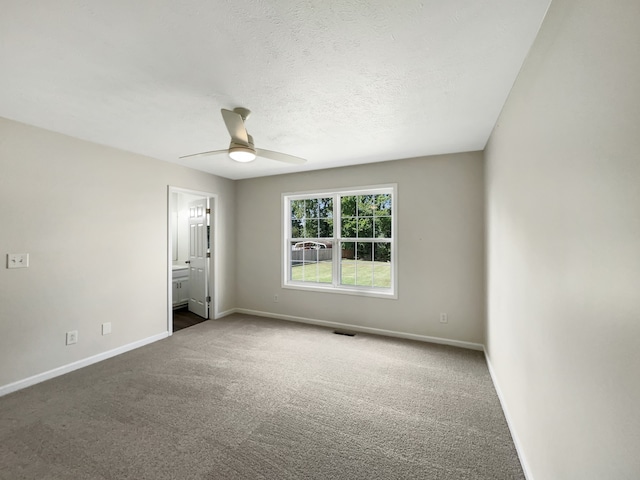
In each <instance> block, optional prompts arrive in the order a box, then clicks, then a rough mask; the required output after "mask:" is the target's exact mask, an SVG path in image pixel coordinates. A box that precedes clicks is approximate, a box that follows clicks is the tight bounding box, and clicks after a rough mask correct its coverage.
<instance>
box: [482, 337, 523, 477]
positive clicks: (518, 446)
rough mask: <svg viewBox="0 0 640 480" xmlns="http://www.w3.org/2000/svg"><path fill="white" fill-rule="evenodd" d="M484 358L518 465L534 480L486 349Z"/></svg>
mask: <svg viewBox="0 0 640 480" xmlns="http://www.w3.org/2000/svg"><path fill="white" fill-rule="evenodd" d="M484 357H485V359H486V360H487V366H488V367H489V375H491V381H493V386H494V387H495V389H496V393H497V394H498V399H499V400H500V406H501V407H502V411H503V412H504V417H505V418H506V419H507V426H508V427H509V431H510V432H511V438H513V444H514V445H515V447H516V452H517V453H518V458H519V459H520V465H522V470H523V471H524V476H525V478H526V479H527V480H534V478H533V474H532V473H531V468H530V467H529V463H528V462H527V457H526V456H525V454H524V450H523V449H522V444H521V443H520V440H519V438H518V434H517V433H516V429H515V426H514V424H513V421H512V420H511V416H510V415H509V409H508V408H507V404H506V402H505V399H504V395H503V394H502V389H501V388H500V384H499V383H498V379H497V377H496V374H495V371H494V370H493V366H492V365H491V359H490V358H489V354H488V353H487V351H486V349H485V351H484Z"/></svg>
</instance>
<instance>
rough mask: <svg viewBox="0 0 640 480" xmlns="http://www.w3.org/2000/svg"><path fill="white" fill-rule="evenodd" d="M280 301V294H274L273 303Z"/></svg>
mask: <svg viewBox="0 0 640 480" xmlns="http://www.w3.org/2000/svg"><path fill="white" fill-rule="evenodd" d="M279 301H280V299H279V298H278V295H274V296H273V303H278V302H279Z"/></svg>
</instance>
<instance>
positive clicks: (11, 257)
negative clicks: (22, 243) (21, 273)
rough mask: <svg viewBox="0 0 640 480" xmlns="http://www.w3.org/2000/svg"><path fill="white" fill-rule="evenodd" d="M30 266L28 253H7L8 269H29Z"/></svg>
mask: <svg viewBox="0 0 640 480" xmlns="http://www.w3.org/2000/svg"><path fill="white" fill-rule="evenodd" d="M28 266H29V254H28V253H7V268H27V267H28Z"/></svg>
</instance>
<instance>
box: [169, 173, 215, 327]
mask: <svg viewBox="0 0 640 480" xmlns="http://www.w3.org/2000/svg"><path fill="white" fill-rule="evenodd" d="M173 193H177V194H180V193H186V194H188V195H195V196H198V197H204V198H207V200H208V204H209V209H210V210H211V213H210V215H209V225H210V227H211V229H212V230H213V235H211V236H210V237H209V242H210V252H211V258H210V260H209V295H211V301H212V303H213V308H211V306H210V307H209V319H211V318H217V317H218V313H219V312H218V282H217V279H218V278H219V276H218V268H219V265H220V262H219V255H218V245H219V244H220V243H219V237H218V235H219V234H218V195H217V194H216V193H211V192H203V191H200V190H191V189H188V188H182V187H174V186H172V185H168V186H167V332H168V333H169V335H173V298H172V297H173V289H172V287H173V285H172V283H173V270H172V268H171V266H172V265H173V235H172V232H173V216H172V215H171V212H172V211H173V207H174V205H173V195H172V194H173ZM211 262H213V268H211ZM212 285H213V288H212V287H211V286H212ZM212 290H213V291H212Z"/></svg>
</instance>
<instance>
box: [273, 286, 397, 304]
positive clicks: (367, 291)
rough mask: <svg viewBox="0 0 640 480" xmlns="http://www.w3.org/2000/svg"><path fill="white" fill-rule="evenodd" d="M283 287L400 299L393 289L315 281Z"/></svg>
mask: <svg viewBox="0 0 640 480" xmlns="http://www.w3.org/2000/svg"><path fill="white" fill-rule="evenodd" d="M282 288H288V289H291V290H306V291H311V292H324V293H337V294H340V295H353V296H357V297H375V298H385V299H387V300H397V299H398V294H397V293H395V292H391V291H386V290H370V289H360V288H348V287H340V288H336V287H334V286H330V285H328V286H324V285H322V284H318V283H313V284H302V283H285V284H283V285H282Z"/></svg>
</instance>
